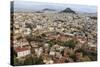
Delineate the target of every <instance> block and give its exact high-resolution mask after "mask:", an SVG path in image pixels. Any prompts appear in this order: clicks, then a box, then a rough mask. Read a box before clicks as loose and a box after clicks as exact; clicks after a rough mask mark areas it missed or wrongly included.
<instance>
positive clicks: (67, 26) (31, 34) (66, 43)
mask: <svg viewBox="0 0 100 67" xmlns="http://www.w3.org/2000/svg"><path fill="white" fill-rule="evenodd" d="M11 18H12V20H11V23H12V24H11V30H12V31H11V34H12V35H11V38H12V39H13V40H12V45H11V48H13V49H12V50H13V51H12V53H13V55H12V56H13V61H14V62H13V63H14V65H32V64H33V65H37V64H56V63H73V62H84V61H96V60H97V15H96V13H94V14H92V13H83V14H82V13H77V12H75V11H73V10H72V9H70V8H66V9H64V10H63V11H60V12H56V11H55V10H51V9H47V8H46V9H44V10H43V11H34V12H14V13H13V14H11Z"/></svg>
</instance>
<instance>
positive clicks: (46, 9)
mask: <svg viewBox="0 0 100 67" xmlns="http://www.w3.org/2000/svg"><path fill="white" fill-rule="evenodd" d="M43 11H56V10H54V9H49V8H45V9H43Z"/></svg>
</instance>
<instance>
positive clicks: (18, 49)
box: [15, 47, 29, 52]
mask: <svg viewBox="0 0 100 67" xmlns="http://www.w3.org/2000/svg"><path fill="white" fill-rule="evenodd" d="M26 50H29V48H26V47H22V48H21V47H17V48H15V51H16V52H22V51H26Z"/></svg>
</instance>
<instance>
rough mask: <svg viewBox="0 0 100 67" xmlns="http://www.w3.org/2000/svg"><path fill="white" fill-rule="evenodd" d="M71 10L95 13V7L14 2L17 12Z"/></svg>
mask: <svg viewBox="0 0 100 67" xmlns="http://www.w3.org/2000/svg"><path fill="white" fill-rule="evenodd" d="M68 7H69V8H71V9H73V10H75V11H80V12H88V13H95V12H97V7H96V6H88V5H75V4H58V3H45V2H32V1H14V9H15V10H16V9H17V10H18V9H20V10H23V9H24V10H42V9H44V8H49V9H55V10H64V9H65V8H68Z"/></svg>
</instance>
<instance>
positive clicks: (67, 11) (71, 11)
mask: <svg viewBox="0 0 100 67" xmlns="http://www.w3.org/2000/svg"><path fill="white" fill-rule="evenodd" d="M62 12H64V13H74V14H75V13H76V12H75V11H73V10H72V9H70V8H66V9H65V10H62V11H61V13H62Z"/></svg>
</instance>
